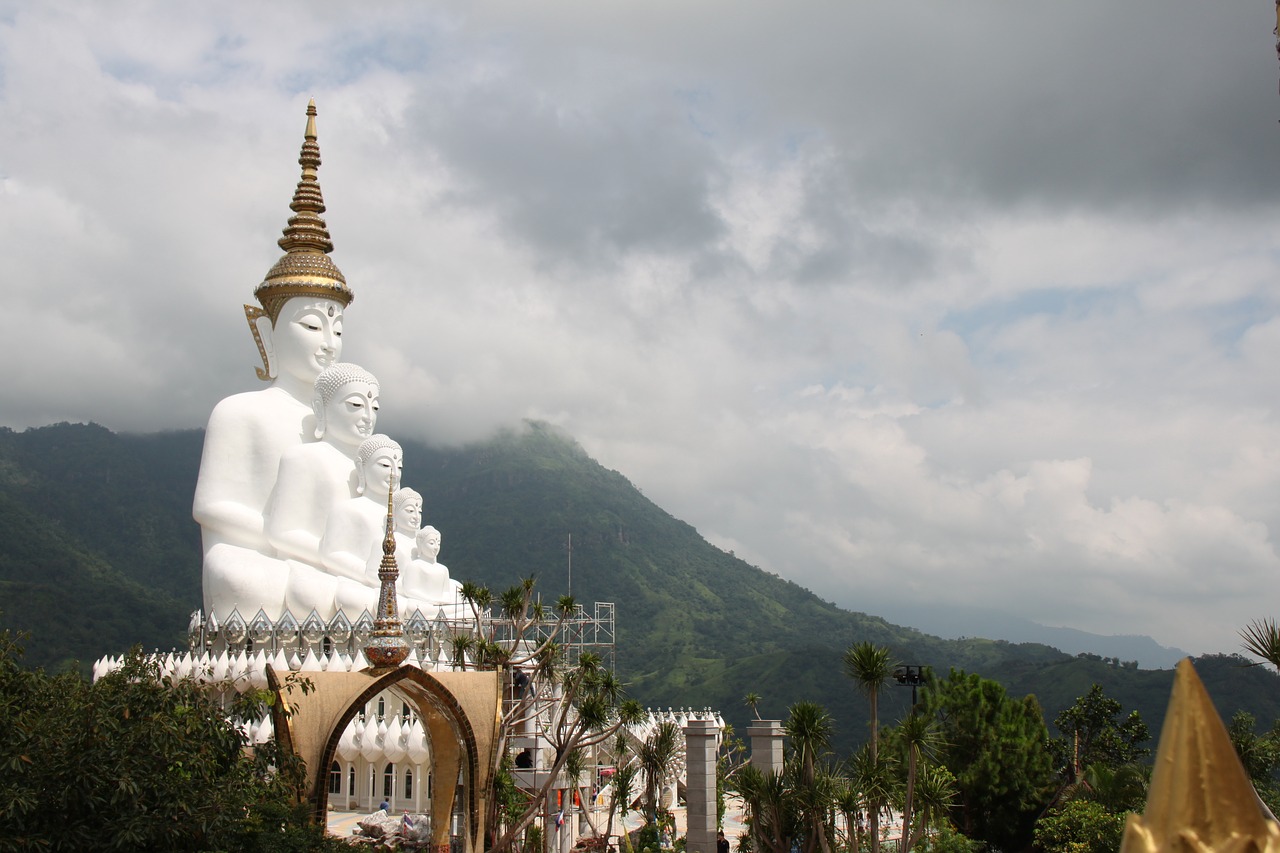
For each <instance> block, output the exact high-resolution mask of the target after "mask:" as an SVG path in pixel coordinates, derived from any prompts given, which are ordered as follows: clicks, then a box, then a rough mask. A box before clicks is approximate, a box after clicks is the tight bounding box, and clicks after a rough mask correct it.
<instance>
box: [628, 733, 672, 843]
mask: <svg viewBox="0 0 1280 853" xmlns="http://www.w3.org/2000/svg"><path fill="white" fill-rule="evenodd" d="M679 749H680V728H679V727H678V726H677V725H676V724H675V723H673V722H670V721H666V722H661V723H658V726H657V728H655V729H654V730H653V734H651V735H649V737H648V738H647V739H646V740H645V742H644V743H642V744H640V749H639V751H638V752H637V753H636V758H637V760H638V761H639V764H640V773H641V774H642V775H643V776H644V802H645V808H646V810H647V811H648V814H647V815H646V816H645V819H646V820H652V821H653V822H655V823H656V822H657V820H658V793H659V792H660V791H661V789H662V783H663V782H664V781H666V778H667V777H668V776H669V775H671V771H672V769H673V767H674V766H675V761H676V756H677V754H678V752H679Z"/></svg>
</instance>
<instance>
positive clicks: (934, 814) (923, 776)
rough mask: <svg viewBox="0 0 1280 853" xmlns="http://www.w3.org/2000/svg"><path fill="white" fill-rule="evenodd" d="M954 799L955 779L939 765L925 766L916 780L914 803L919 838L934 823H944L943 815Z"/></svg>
mask: <svg viewBox="0 0 1280 853" xmlns="http://www.w3.org/2000/svg"><path fill="white" fill-rule="evenodd" d="M955 798H956V777H955V776H953V775H952V773H951V771H950V770H948V769H947V768H945V767H943V766H942V765H941V764H926V765H925V766H924V767H922V768H921V769H920V771H919V774H918V776H917V778H916V791H915V802H916V810H917V812H918V813H919V818H918V819H917V821H916V824H917V825H918V826H919V827H920V830H919V831H920V833H921V837H923V835H924V833H925V832H927V831H928V829H929V827H930V826H932V825H933V824H934V823H938V822H946V818H945V815H946V814H947V813H948V811H949V810H950V809H951V801H952V800H954V799H955Z"/></svg>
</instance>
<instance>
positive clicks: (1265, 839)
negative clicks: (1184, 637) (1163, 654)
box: [1120, 658, 1280, 853]
mask: <svg viewBox="0 0 1280 853" xmlns="http://www.w3.org/2000/svg"><path fill="white" fill-rule="evenodd" d="M1120 850H1121V853H1165V851H1187V853H1192V851H1196V853H1228V851H1230V853H1248V851H1258V853H1280V824H1276V823H1275V822H1273V821H1270V820H1267V819H1266V817H1265V816H1264V815H1263V811H1262V808H1261V806H1260V805H1259V801H1258V795H1257V794H1256V793H1255V792H1254V790H1253V785H1252V784H1251V783H1250V782H1249V777H1248V775H1247V774H1246V773H1245V770H1244V766H1243V765H1241V763H1240V759H1239V758H1238V757H1237V756H1236V751H1235V748H1234V747H1232V745H1231V738H1230V737H1229V736H1228V735H1227V728H1226V726H1224V725H1223V724H1222V718H1221V717H1219V716H1218V712H1217V709H1215V708H1214V707H1213V701H1212V700H1211V699H1210V698H1209V693H1208V691H1206V690H1205V688H1204V683H1203V682H1202V681H1201V680H1200V676H1198V675H1197V674H1196V670H1195V667H1193V666H1192V665H1191V659H1190V658H1185V659H1183V661H1182V662H1181V663H1179V664H1178V669H1177V673H1176V674H1175V675H1174V679H1173V694H1172V696H1171V697H1170V699H1169V712H1168V714H1167V715H1166V717H1165V721H1164V728H1163V729H1161V731H1160V747H1159V749H1158V750H1157V751H1156V764H1155V770H1154V771H1153V772H1152V774H1151V786H1150V788H1148V791H1147V808H1146V811H1145V812H1144V813H1143V815H1142V817H1138V816H1137V815H1130V816H1129V821H1128V823H1127V824H1126V826H1125V830H1124V841H1123V842H1122V843H1121V845H1120Z"/></svg>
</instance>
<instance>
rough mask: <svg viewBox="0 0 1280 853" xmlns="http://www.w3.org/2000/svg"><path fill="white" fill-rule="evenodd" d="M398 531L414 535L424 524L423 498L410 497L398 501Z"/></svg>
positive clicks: (396, 510) (396, 509) (396, 516)
mask: <svg viewBox="0 0 1280 853" xmlns="http://www.w3.org/2000/svg"><path fill="white" fill-rule="evenodd" d="M395 520H396V532H397V533H403V534H404V535H405V536H414V535H416V534H417V532H418V528H419V527H421V526H422V499H421V498H412V497H411V498H408V499H407V500H404V501H397V502H396V508H395Z"/></svg>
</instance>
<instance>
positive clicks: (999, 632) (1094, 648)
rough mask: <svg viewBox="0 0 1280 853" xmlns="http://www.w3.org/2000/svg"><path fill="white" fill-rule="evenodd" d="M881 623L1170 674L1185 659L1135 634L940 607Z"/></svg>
mask: <svg viewBox="0 0 1280 853" xmlns="http://www.w3.org/2000/svg"><path fill="white" fill-rule="evenodd" d="M881 615H883V616H884V617H885V618H886V619H889V620H891V621H893V622H897V623H899V624H902V625H909V626H911V627H914V628H918V629H920V630H921V631H927V632H928V633H930V634H937V635H938V636H940V637H948V638H951V637H990V638H992V639H1000V640H1008V641H1009V642H1011V643H1042V644H1044V645H1046V646H1053V647H1054V648H1055V649H1060V650H1061V651H1064V652H1066V653H1067V654H1073V655H1074V654H1095V655H1101V656H1103V657H1114V658H1119V659H1120V660H1122V661H1129V660H1136V661H1137V662H1138V665H1139V666H1141V667H1143V668H1144V669H1171V668H1172V667H1173V666H1174V665H1175V664H1177V662H1178V661H1180V660H1182V659H1183V658H1185V657H1187V653H1186V652H1184V651H1182V650H1181V649H1176V648H1170V647H1168V646H1162V645H1160V644H1159V643H1157V642H1156V641H1155V640H1153V639H1151V638H1150V637H1146V636H1141V635H1136V634H1091V633H1089V632H1088V631H1081V630H1078V629H1076V628H1066V627H1057V628H1055V627H1051V626H1048V625H1041V624H1039V623H1038V622H1032V621H1031V620H1030V619H1022V618H1019V617H1017V616H1011V615H1009V614H1007V613H1000V612H998V611H995V610H988V609H984V608H980V607H974V608H946V607H941V606H932V607H919V606H917V607H913V608H911V609H909V610H895V609H889V610H887V611H886V612H884V613H882V614H881Z"/></svg>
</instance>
